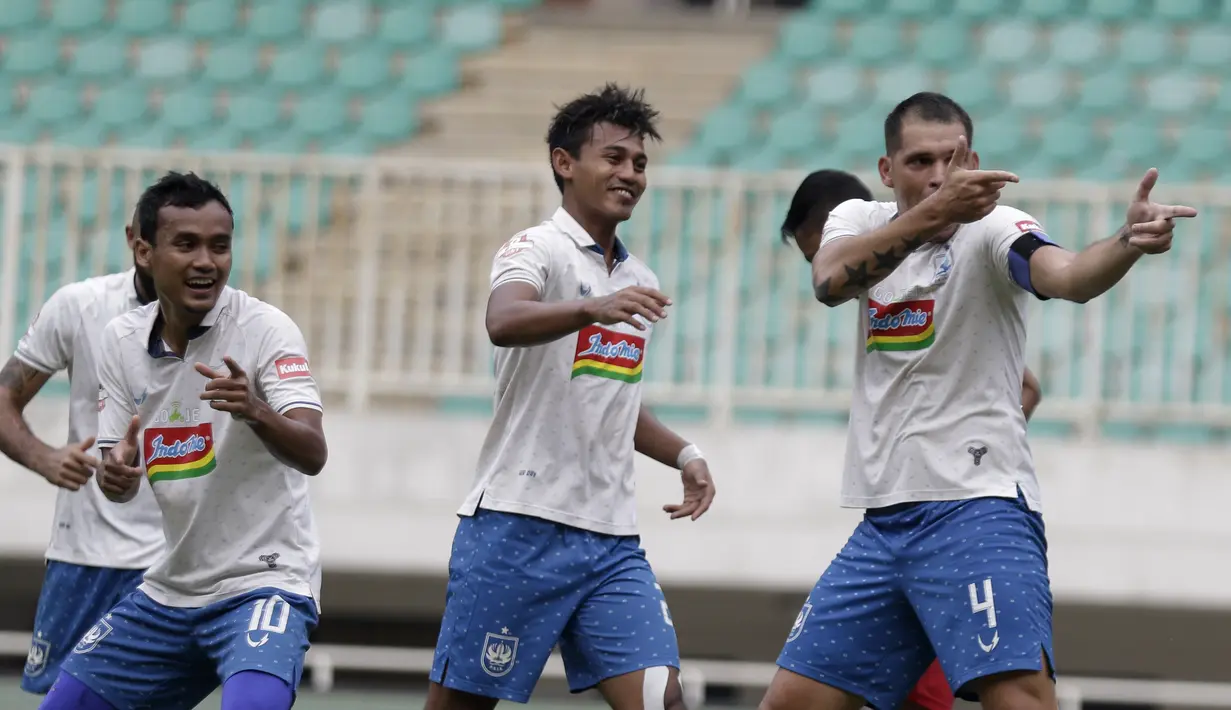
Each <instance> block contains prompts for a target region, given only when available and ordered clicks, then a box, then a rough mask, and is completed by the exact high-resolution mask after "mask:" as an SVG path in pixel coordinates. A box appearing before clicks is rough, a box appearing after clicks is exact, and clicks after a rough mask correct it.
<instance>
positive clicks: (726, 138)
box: [697, 104, 753, 152]
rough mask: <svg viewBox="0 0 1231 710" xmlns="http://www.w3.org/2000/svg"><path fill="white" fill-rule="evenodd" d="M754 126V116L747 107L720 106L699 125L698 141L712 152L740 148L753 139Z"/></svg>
mask: <svg viewBox="0 0 1231 710" xmlns="http://www.w3.org/2000/svg"><path fill="white" fill-rule="evenodd" d="M752 126H753V116H752V114H751V112H750V111H749V110H748V109H747V107H744V106H739V105H732V104H727V105H725V106H719V107H718V108H716V109H714V110H713V111H710V113H709V115H708V116H706V117H705V119H704V120H702V122H701V125H700V126H698V128H697V137H698V142H699V143H700V144H701V145H703V146H705V148H706V149H707V150H709V151H710V152H724V151H734V150H738V149H739V148H742V147H743V146H745V145H747V144H748V143H749V142H750V141H751V139H752V135H753V133H752Z"/></svg>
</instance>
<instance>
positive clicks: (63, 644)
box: [21, 560, 145, 695]
mask: <svg viewBox="0 0 1231 710" xmlns="http://www.w3.org/2000/svg"><path fill="white" fill-rule="evenodd" d="M144 574H145V570H139V569H112V568H108V567H88V566H86V565H75V564H70V563H68V562H57V561H55V560H52V561H50V562H48V563H47V570H46V572H45V573H44V575H43V589H42V591H41V592H40V593H39V597H38V610H37V611H35V613H34V637H33V638H32V639H30V652H29V654H28V655H27V656H26V667H25V670H24V671H23V672H22V675H21V689H22V690H24V691H26V692H27V693H36V694H38V695H44V694H46V693H47V691H48V690H51V684H52V683H54V682H55V680H56V676H58V675H59V674H60V664H61V663H63V662H64V658H65V657H66V656H68V654H69V651H71V650H72V648H73V645H74V644H76V643H77V641H78V639H80V638H81V637H82V636H84V635H85V632H86V631H89V630H90V627H91V626H93V625H94V622H96V621H98V620H99V619H100V618H101V617H102V615H103V614H105V613H107V610H109V609H111V607H113V606H115V605H116V604H118V603H119V602H120V600H121V599H123V598H124V597H126V596H128V595H129V594H130V593H132V591H133V590H135V589H136V588H137V585H139V584H141V578H142V576H143V575H144Z"/></svg>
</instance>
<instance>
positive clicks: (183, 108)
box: [160, 84, 217, 133]
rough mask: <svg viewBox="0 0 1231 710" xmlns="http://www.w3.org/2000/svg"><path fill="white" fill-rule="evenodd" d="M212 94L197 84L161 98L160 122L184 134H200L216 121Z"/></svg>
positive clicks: (215, 103)
mask: <svg viewBox="0 0 1231 710" xmlns="http://www.w3.org/2000/svg"><path fill="white" fill-rule="evenodd" d="M216 105H217V102H216V101H215V98H214V94H213V92H211V91H210V90H209V89H207V88H205V87H202V86H199V85H197V84H188V85H186V86H183V87H181V88H179V89H176V90H174V91H172V92H170V93H168V94H166V95H164V96H163V97H162V111H161V112H160V113H161V115H160V120H161V121H162V122H163V123H164V124H166V125H167V126H170V127H171V128H174V129H176V130H178V131H182V132H184V133H192V132H201V131H202V130H203V129H206V128H209V127H211V126H213V125H214V123H215V121H216V114H217V110H216Z"/></svg>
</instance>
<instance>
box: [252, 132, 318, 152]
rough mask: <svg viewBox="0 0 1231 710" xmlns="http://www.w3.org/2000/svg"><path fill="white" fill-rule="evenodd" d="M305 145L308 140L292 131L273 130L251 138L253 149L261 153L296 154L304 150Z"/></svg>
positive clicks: (306, 145)
mask: <svg viewBox="0 0 1231 710" xmlns="http://www.w3.org/2000/svg"><path fill="white" fill-rule="evenodd" d="M307 147H308V140H307V139H306V138H305V137H303V136H301V135H299V134H298V133H295V132H294V131H286V130H275V131H271V132H269V133H264V134H261V135H260V136H258V137H256V138H254V139H253V140H252V148H253V150H259V151H261V152H263V153H276V154H285V155H296V154H299V153H302V152H304V150H305V149H306V148H307Z"/></svg>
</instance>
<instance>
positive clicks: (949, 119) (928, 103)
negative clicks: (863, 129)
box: [885, 91, 975, 155]
mask: <svg viewBox="0 0 1231 710" xmlns="http://www.w3.org/2000/svg"><path fill="white" fill-rule="evenodd" d="M908 118H917V119H920V120H922V121H928V122H930V123H958V122H960V123H961V124H962V128H964V129H965V131H966V145H968V146H973V145H974V142H975V124H974V122H973V121H971V120H970V114H968V113H966V109H964V108H962V107H961V105H960V104H958V102H956V101H954V100H953V99H951V98H949V97H948V96H945V95H944V94H937V93H935V92H932V91H920V92H919V93H917V94H914V95H912V96H908V97H907V98H906V99H904V100H903V101H902V102H901V103H900V104H898V105H897V106H894V107H893V110H892V111H890V112H889V115H888V116H886V117H885V154H886V155H893V154H894V153H896V152H898V150H899V149H900V148H901V147H902V124H903V123H905V122H906V119H908Z"/></svg>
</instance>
